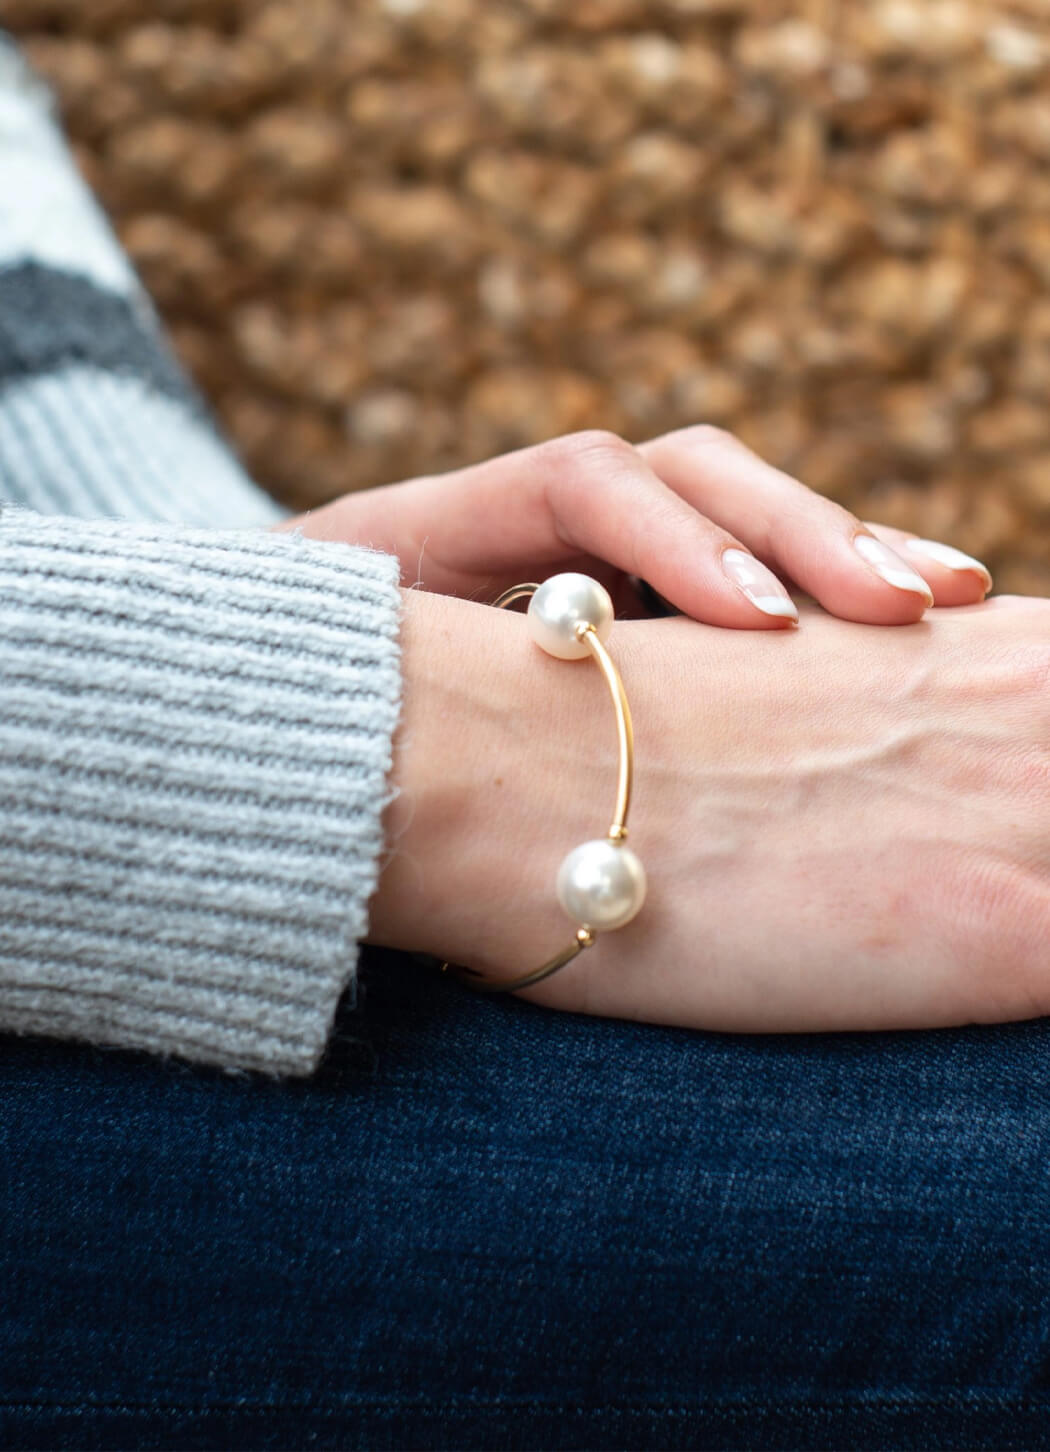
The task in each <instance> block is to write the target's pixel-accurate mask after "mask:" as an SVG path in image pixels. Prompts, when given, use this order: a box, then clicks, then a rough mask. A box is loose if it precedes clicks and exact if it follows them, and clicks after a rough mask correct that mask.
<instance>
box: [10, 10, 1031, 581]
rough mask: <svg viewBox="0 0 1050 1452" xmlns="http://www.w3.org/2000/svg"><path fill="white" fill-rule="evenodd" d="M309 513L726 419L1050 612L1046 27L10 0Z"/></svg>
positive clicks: (125, 213) (100, 164) (83, 135)
mask: <svg viewBox="0 0 1050 1452" xmlns="http://www.w3.org/2000/svg"><path fill="white" fill-rule="evenodd" d="M0 23H3V24H4V25H6V26H7V27H8V28H9V29H10V30H12V31H13V32H14V33H15V34H16V35H17V36H19V37H20V38H21V39H22V40H23V41H24V43H25V44H26V46H27V48H28V50H29V52H30V54H31V56H32V58H33V59H34V60H35V62H36V63H37V65H38V66H39V68H40V69H41V70H42V71H43V72H44V73H45V74H46V75H47V76H48V77H49V78H50V79H51V80H52V81H53V82H54V84H55V86H56V87H57V89H58V92H59V95H60V97H61V100H62V104H63V106H64V110H65V115H66V120H67V123H68V126H69V128H70V131H71V132H72V135H73V136H74V138H75V140H76V144H77V149H78V153H79V156H80V158H81V161H82V164H83V166H84V169H85V171H86V172H87V174H88V176H89V177H90V179H91V181H92V183H93V184H94V185H95V186H96V187H97V189H98V190H99V192H100V194H101V196H102V198H103V199H104V201H105V203H106V205H107V206H108V207H109V209H110V211H111V212H112V214H113V216H114V218H115V219H116V223H117V226H118V228H119V230H120V233H121V236H122V237H123V239H124V242H125V243H126V245H127V246H128V248H129V249H130V251H131V253H132V255H133V256H134V258H135V260H136V261H137V263H138V265H139V267H140V269H141V271H142V273H143V275H144V277H145V280H146V282H147V284H148V285H149V287H150V288H151V290H152V291H153V293H154V294H155V296H156V297H157V299H158V301H159V304H160V306H161V309H162V311H163V312H164V315H165V316H166V318H167V321H168V323H169V326H170V327H171V329H172V332H173V333H174V336H175V339H176V342H177V344H178V347H179V349H180V350H181V352H182V355H183V357H184V358H185V360H186V361H187V363H188V364H189V366H190V368H191V369H192V370H193V372H194V373H195V374H196V375H197V377H198V379H199V380H200V382H201V384H202V386H203V387H204V389H205V390H206V391H207V393H208V394H209V395H210V397H211V398H212V400H213V401H214V404H215V406H216V408H217V410H218V412H219V414H220V415H221V417H222V418H223V420H224V421H225V423H226V424H227V426H228V427H229V429H230V430H231V431H232V433H233V435H234V437H235V438H236V439H237V441H238V442H239V445H240V447H241V449H242V451H243V453H244V455H245V457H246V459H247V461H248V464H249V466H250V467H251V468H252V470H253V471H254V472H255V474H256V476H257V477H258V478H260V479H261V480H263V481H264V482H265V483H267V484H268V485H269V486H270V487H271V488H273V489H274V490H275V491H276V492H277V493H278V494H279V495H281V496H283V497H284V498H285V499H287V500H289V501H291V502H293V503H296V504H302V505H305V504H307V503H311V502H317V501H320V500H322V499H324V498H326V497H329V496H331V495H333V494H335V493H338V492H341V491H343V490H347V489H353V488H356V487H360V486H362V485H368V484H374V483H379V482H382V481H385V480H390V479H396V478H401V477H404V476H406V475H408V474H412V473H418V472H422V471H434V470H439V469H444V468H448V467H450V466H452V465H454V464H457V463H459V462H461V461H465V460H469V459H477V458H480V457H483V456H485V455H488V454H491V453H494V452H497V451H500V450H504V449H508V448H512V447H515V446H517V445H519V444H523V443H527V442H530V441H532V440H536V439H540V438H543V437H546V436H548V435H551V434H555V433H559V432H562V431H565V430H570V429H575V428H579V427H581V426H587V425H601V426H606V427H609V428H613V429H615V430H617V431H618V432H621V433H623V434H625V435H626V436H627V437H629V438H632V439H640V438H644V437H647V436H650V435H652V434H655V433H658V432H660V431H662V430H664V429H668V428H671V427H674V426H676V425H678V424H682V423H685V422H690V421H694V420H698V419H707V420H710V421H714V422H717V423H720V424H724V425H725V426H727V427H729V428H731V429H733V430H735V431H737V432H738V433H739V434H741V435H742V436H743V437H744V438H745V439H746V440H748V441H749V442H750V443H752V444H753V445H754V446H755V447H756V448H758V449H759V450H761V451H762V452H763V453H764V454H765V455H766V456H767V457H768V458H770V459H772V460H774V461H776V462H777V463H778V464H780V465H782V466H783V467H784V468H786V469H789V470H791V471H793V472H795V473H797V474H798V475H800V476H801V477H802V478H804V479H805V480H807V481H808V482H809V483H811V484H813V485H814V486H815V487H817V488H819V489H821V490H823V491H826V492H827V493H829V494H832V495H834V496H836V497H837V498H839V499H842V500H844V501H845V502H847V503H848V504H850V505H851V506H852V507H853V508H855V509H857V510H859V511H860V512H862V513H864V514H868V515H873V516H877V517H879V518H883V519H887V520H890V521H892V522H894V523H898V524H901V525H905V526H908V527H911V528H915V529H918V530H920V531H921V532H923V533H926V534H931V535H933V536H935V537H940V538H945V539H949V540H951V541H953V542H954V543H956V544H958V545H960V546H961V547H962V548H964V549H968V550H972V551H973V552H974V553H977V554H979V555H981V556H982V557H984V558H985V559H987V560H988V561H989V563H990V564H991V565H992V566H993V567H994V568H995V569H996V570H997V572H998V576H999V583H1000V585H1001V586H1005V587H1007V588H1013V589H1019V590H1022V591H1041V592H1046V593H1050V564H1048V562H1047V548H1046V540H1047V538H1048V537H1050V536H1048V533H1047V528H1046V526H1047V522H1048V519H1047V516H1048V513H1050V407H1048V400H1050V166H1048V164H1047V163H1048V162H1050V17H1048V14H1047V10H1046V5H1045V0H1013V3H1008V0H841V3H836V0H796V3H793V4H788V3H781V0H560V3H559V0H346V3H338V0H269V3H265V0H256V3H251V0H90V3H89V0H0Z"/></svg>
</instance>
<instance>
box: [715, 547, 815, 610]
mask: <svg viewBox="0 0 1050 1452" xmlns="http://www.w3.org/2000/svg"><path fill="white" fill-rule="evenodd" d="M722 568H723V570H725V572H726V574H727V575H728V576H729V578H730V579H731V580H732V582H733V584H734V585H739V586H740V588H741V590H743V592H744V594H745V595H746V596H747V598H748V599H749V600H750V601H751V603H752V605H755V606H757V608H758V609H759V610H761V611H762V612H763V613H764V614H766V615H778V616H779V617H780V618H781V619H782V620H794V621H795V623H796V624H797V623H798V611H797V610H796V609H795V602H794V600H792V598H791V596H790V595H789V594H788V592H787V591H786V590H785V589H784V587H783V585H782V584H781V583H780V581H779V580H778V579H777V577H776V575H774V574H773V572H772V570H767V569H766V567H765V565H763V564H760V563H759V561H758V560H756V559H755V557H754V555H749V554H748V553H747V551H746V550H723V551H722Z"/></svg>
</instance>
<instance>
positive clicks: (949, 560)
mask: <svg viewBox="0 0 1050 1452" xmlns="http://www.w3.org/2000/svg"><path fill="white" fill-rule="evenodd" d="M904 543H905V545H906V546H907V548H908V549H909V550H912V551H913V552H914V553H915V554H917V555H925V556H926V558H927V559H928V560H936V562H937V563H938V564H939V565H943V566H944V567H945V569H947V570H973V572H974V573H975V574H977V575H980V577H981V579H982V580H983V581H984V588H985V589H986V590H990V589H991V588H992V575H991V571H990V570H989V569H988V566H987V565H982V564H981V562H980V560H975V559H974V557H973V555H964V554H963V552H962V550H957V549H956V548H955V546H954V545H946V544H941V542H940V540H936V539H907V540H905V541H904Z"/></svg>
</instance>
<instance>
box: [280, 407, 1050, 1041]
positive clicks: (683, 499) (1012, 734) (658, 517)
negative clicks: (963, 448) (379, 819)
mask: <svg viewBox="0 0 1050 1452" xmlns="http://www.w3.org/2000/svg"><path fill="white" fill-rule="evenodd" d="M285 527H298V528H301V529H302V530H303V532H304V533H306V534H309V535H312V536H314V537H317V538H326V539H337V540H349V541H355V542H360V543H367V544H371V545H373V546H375V547H377V548H380V549H383V550H387V551H390V552H392V553H396V554H397V555H398V556H399V558H400V559H401V561H402V577H403V580H404V581H405V583H406V584H408V585H412V586H414V587H415V588H411V589H406V590H404V591H403V599H404V614H403V631H402V648H403V670H404V681H405V699H404V707H403V713H402V720H401V725H400V727H399V730H398V733H397V736H396V738H395V754H394V765H393V773H392V784H393V787H394V791H395V796H394V799H393V801H392V803H391V805H390V807H389V808H388V811H387V815H386V821H385V826H386V831H387V841H388V843H389V850H388V852H387V856H386V861H385V863H384V866H383V870H382V872H381V875H380V881H379V886H378V889H377V892H376V894H375V896H374V898H373V901H372V905H371V922H370V933H369V937H370V940H371V941H374V942H376V943H379V944H384V945H388V946H393V947H398V948H405V949H413V950H418V951H423V952H429V953H434V954H437V955H439V956H441V957H445V958H448V959H449V960H450V961H451V962H453V963H456V964H460V965H463V966H465V967H469V968H472V969H475V970H477V971H480V972H482V973H484V974H486V975H487V976H488V977H491V978H499V977H501V976H502V977H510V976H515V975H517V974H518V973H520V972H522V971H524V970H526V969H529V968H532V967H535V966H537V965H538V964H539V963H540V962H542V961H544V960H545V959H547V958H548V957H549V956H551V954H552V953H553V952H555V951H557V950H558V949H559V948H560V947H562V946H564V945H566V944H567V943H568V942H569V941H570V940H571V936H572V932H573V925H572V924H570V923H569V921H568V920H567V919H566V918H565V917H564V915H563V913H562V911H561V909H560V907H559V906H558V903H557V900H556V898H555V894H554V887H553V884H554V879H555V875H556V872H557V867H558V864H559V862H560V860H561V858H562V856H564V854H565V853H566V852H567V851H568V850H569V849H570V848H572V847H573V846H575V845H576V843H578V842H580V841H581V840H584V839H586V838H588V837H593V836H598V835H601V833H602V832H603V831H604V830H605V827H606V825H607V818H605V817H604V813H605V812H606V811H608V810H609V809H610V808H611V805H612V794H613V784H614V782H615V775H616V744H615V737H614V733H613V730H612V719H611V711H610V707H609V702H608V698H607V695H606V692H605V687H604V685H603V683H602V682H601V680H600V677H599V675H598V672H597V671H595V670H594V668H593V666H591V667H589V668H588V666H587V664H586V663H585V662H578V663H566V662H562V661H555V660H552V659H551V658H550V657H548V656H546V655H545V654H544V653H543V652H542V651H540V650H538V649H537V648H536V647H535V646H534V645H533V644H532V642H531V640H530V639H529V637H528V634H527V629H526V624H525V621H524V620H523V619H522V617H521V616H520V615H518V614H515V613H512V612H504V611H495V610H492V609H490V608H488V607H487V606H486V605H484V604H479V603H476V602H477V601H479V600H486V601H487V600H491V599H493V598H494V597H495V595H496V594H498V592H499V591H500V590H502V589H504V588H505V587H506V586H508V585H510V584H515V583H518V582H519V581H521V580H524V579H533V580H542V579H544V578H545V577H547V576H548V575H550V574H553V573H556V572H558V571H562V570H579V571H583V572H584V573H587V574H591V575H595V576H596V577H597V578H599V579H601V580H602V581H603V583H605V584H606V585H607V587H608V588H609V589H610V591H611V592H612V593H613V596H614V599H615V600H616V601H617V603H618V606H619V607H620V610H621V612H622V613H626V614H628V615H633V616H635V617H637V616H638V615H640V614H641V611H640V607H639V606H638V602H637V597H636V595H635V593H634V591H633V587H630V586H629V577H630V576H631V575H638V576H641V577H643V578H644V579H646V580H647V581H648V582H649V583H650V584H651V585H652V586H653V587H654V588H655V589H656V590H657V591H659V593H660V594H662V595H663V596H664V597H665V598H666V599H667V600H669V601H670V602H671V603H672V604H673V605H675V606H676V607H677V608H678V609H679V610H680V611H682V612H683V615H682V616H681V617H677V618H673V619H660V620H650V619H644V618H631V619H626V620H624V619H621V620H619V621H618V622H617V624H616V625H615V626H614V627H613V632H612V636H611V639H610V642H609V645H610V649H611V651H612V653H613V656H614V658H615V659H616V660H617V662H618V664H619V666H620V669H621V671H622V674H623V678H624V681H625V684H626V687H627V691H628V695H629V698H630V701H631V707H632V712H633V715H634V720H635V729H636V739H637V757H636V783H635V802H634V806H633V808H632V815H631V844H632V846H633V847H634V848H635V850H636V851H637V852H638V853H639V854H640V856H641V857H642V860H643V862H644V863H645V866H646V869H647V873H648V876H649V882H650V891H649V896H648V899H647V902H646V905H645V907H644V908H643V910H642V912H641V913H640V914H639V916H638V917H637V918H636V919H635V920H634V921H633V922H632V923H630V924H629V925H628V926H627V927H625V928H623V929H621V930H619V931H617V932H614V933H609V934H605V935H602V936H601V937H600V938H599V940H598V943H597V945H596V946H595V947H594V948H592V949H590V950H588V951H587V952H585V953H584V954H582V955H581V956H580V957H579V958H577V959H576V960H575V961H574V962H573V963H572V964H570V965H569V966H568V967H567V968H565V969H564V970H563V971H562V972H560V973H558V974H556V975H555V976H554V977H552V978H551V979H550V980H548V981H547V982H545V983H544V984H542V985H539V986H537V987H536V988H533V989H530V990H526V995H525V996H529V997H532V998H534V999H535V1000H537V1001H538V1002H541V1003H544V1004H548V1005H550V1006H552V1007H556V1008H562V1009H568V1010H572V1011H577V1012H586V1013H594V1014H600V1015H607V1016H614V1017H623V1018H631V1019H642V1020H650V1021H657V1022H662V1023H672V1024H678V1025H684V1026H694V1027H704V1028H716V1029H725V1030H734V1031H752V1032H753V1031H774V1030H775V1031H793V1030H814V1029H841V1028H850V1029H864V1028H885V1027H929V1026H935V1025H940V1024H951V1023H964V1022H970V1021H975V1020H980V1021H983V1020H990V1019H1011V1018H1021V1017H1026V1016H1029V1015H1032V1014H1035V1013H1041V1012H1043V1011H1045V1008H1046V1006H1047V999H1048V998H1050V993H1048V992H1047V991H1046V990H1045V989H1044V987H1043V985H1042V983H1041V981H1040V978H1041V971H1040V970H1041V957H1042V952H1041V944H1042V942H1043V940H1044V938H1045V933H1046V929H1047V927H1050V828H1043V827H1042V826H1041V824H1040V818H1041V817H1042V816H1045V814H1043V813H1041V812H1040V811H1039V810H1037V806H1036V803H1037V802H1038V801H1039V800H1040V799H1041V797H1042V796H1043V795H1045V789H1046V787H1047V785H1050V782H1048V779H1047V778H1048V774H1050V750H1048V748H1047V746H1046V744H1045V743H1046V741H1047V739H1048V737H1050V732H1048V730H1047V727H1048V726H1050V720H1047V719H1046V718H1047V717H1048V715H1050V710H1048V708H1047V706H1046V704H1045V703H1044V700H1043V697H1044V695H1045V694H1046V693H1045V689H1044V688H1045V683H1046V681H1047V679H1048V677H1050V647H1048V646H1047V645H1045V644H1044V642H1045V641H1047V640H1050V602H1043V601H1020V600H1008V599H997V600H995V601H993V602H991V603H989V604H984V605H981V604H979V602H981V601H982V600H983V598H984V595H985V593H986V591H987V589H988V588H989V587H990V585H991V580H990V577H989V575H988V573H987V571H986V570H985V569H984V567H983V566H982V565H980V564H979V562H977V561H967V560H966V559H965V557H963V558H962V561H961V563H960V560H959V559H956V560H954V562H953V563H954V568H950V567H948V566H947V565H945V564H944V563H943V562H941V561H939V560H937V559H936V558H932V557H930V556H929V555H926V554H924V553H922V552H919V553H916V552H915V550H914V543H915V542H914V541H913V540H912V539H911V537H909V536H906V535H903V534H901V533H900V532H898V531H890V530H885V529H882V528H880V527H878V526H874V525H873V526H868V525H864V524H862V523H861V522H860V521H859V520H857V519H855V518H854V517H853V516H852V515H850V514H849V513H848V512H847V511H845V510H843V509H841V508H840V507H839V506H837V505H835V504H833V503H831V502H830V501H828V500H825V499H822V498H820V497H818V496H816V495H814V494H812V493H811V492H810V491H809V490H807V489H806V488H805V487H804V486H803V485H802V484H800V483H799V482H798V481H797V480H793V479H791V478H789V477H788V476H787V475H785V474H783V473H781V472H779V471H777V470H775V469H772V468H771V467H770V466H768V465H766V464H765V463H763V462H762V461H761V460H760V459H758V458H756V456H755V455H754V454H752V453H750V451H748V450H747V449H745V448H744V447H743V446H742V445H741V444H739V443H738V442H737V441H736V440H735V439H733V438H731V437H730V436H728V435H726V434H724V433H722V432H721V431H719V430H716V429H710V428H706V427H699V428H693V429H684V430H679V431H677V432H676V433H673V434H669V435H665V436H664V437H662V438H660V439H656V440H652V441H650V442H649V443H646V444H643V445H640V446H638V447H633V446H631V445H628V444H626V443H624V441H622V440H620V439H617V438H615V437H614V436H612V435H608V434H603V433H586V434H580V435H574V436H571V437H569V438H566V439H559V440H554V441H552V442H550V443H548V444H543V445H540V446H538V447H536V448H532V449H525V450H521V451H519V452H517V453H515V454H510V455H506V456H504V457H502V458H499V459H494V460H491V461H489V462H487V463H485V464H480V465H476V466H472V467H470V468H468V469H463V470H460V471H457V472H455V473H452V474H448V475H445V476H442V477H441V478H423V479H416V480H409V481H406V482H405V483H402V484H398V485H393V486H389V487H387V488H385V489H381V490H370V491H365V492H364V493H361V494H357V495H352V496H348V497H347V498H345V499H342V500H337V501H336V502H335V503H333V504H331V505H328V506H326V507H325V508H323V509H319V510H316V511H314V512H312V513H311V514H309V515H307V516H304V517H303V518H302V519H299V520H293V521H291V522H290V523H289V525H288V526H285ZM861 535H875V536H876V537H877V538H878V539H881V540H883V541H884V542H887V543H889V544H891V545H892V546H893V547H894V548H895V549H896V550H897V551H898V554H899V556H900V558H899V559H898V560H897V566H899V568H900V569H902V570H905V571H916V570H917V571H919V572H920V573H921V576H922V578H921V579H918V580H915V579H914V576H912V579H913V582H914V586H915V587H914V588H900V587H899V586H898V585H895V584H893V583H890V582H888V581H887V580H886V579H884V578H883V577H882V576H880V574H879V573H878V571H877V570H876V569H874V568H873V567H872V566H871V564H870V563H869V562H867V561H866V560H865V559H864V558H863V557H862V556H861V555H860V554H858V552H857V550H856V549H855V548H854V541H855V540H856V538H857V537H858V536H861ZM727 549H732V550H741V549H742V550H746V551H751V552H752V553H753V555H754V557H755V558H756V560H758V561H760V562H761V563H762V564H763V565H765V566H766V567H767V568H769V569H770V570H773V571H775V572H776V574H777V576H778V577H779V578H780V579H781V580H783V581H786V582H788V583H790V584H791V585H793V586H795V587H797V588H798V589H800V590H802V591H804V592H805V593H806V594H807V595H809V596H811V597H812V599H813V600H814V601H816V602H819V605H820V606H822V607H823V609H818V608H816V607H815V606H806V607H803V608H802V612H801V617H800V618H801V625H802V628H801V629H799V630H796V629H794V621H792V620H790V619H787V618H785V617H783V616H781V617H774V616H770V615H769V614H767V613H763V612H762V611H761V610H760V609H758V608H756V606H755V605H754V603H753V602H752V600H751V599H749V598H748V596H747V594H746V593H745V592H744V591H743V590H742V589H741V588H740V586H739V585H738V584H737V583H735V582H734V580H733V579H732V578H731V577H730V576H729V575H727V573H726V571H725V570H724V568H723V557H724V554H725V551H726V550H727ZM891 564H892V561H891ZM894 568H896V566H894ZM765 588H766V586H765V585H763V586H762V589H763V590H765ZM777 588H779V587H778V586H777V584H776V581H775V580H773V581H771V582H770V583H769V589H770V590H774V589H777ZM934 603H936V605H937V606H938V607H947V606H955V607H961V608H956V609H946V608H938V609H936V610H932V611H930V613H927V611H928V608H929V606H930V605H932V604H934ZM688 617H692V618H688ZM700 622H704V623H700ZM885 625H896V626H902V627H905V628H904V629H899V630H884V629H879V628H878V627H880V626H885ZM715 627H732V628H730V629H725V628H715ZM606 804H607V805H606Z"/></svg>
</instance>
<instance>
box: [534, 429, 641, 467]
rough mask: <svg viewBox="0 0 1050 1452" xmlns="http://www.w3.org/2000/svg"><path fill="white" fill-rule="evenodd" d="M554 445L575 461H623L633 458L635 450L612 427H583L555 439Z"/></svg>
mask: <svg viewBox="0 0 1050 1452" xmlns="http://www.w3.org/2000/svg"><path fill="white" fill-rule="evenodd" d="M553 446H554V447H555V448H557V449H559V451H560V452H562V453H564V455H565V457H566V458H568V459H569V460H571V461H573V462H574V463H591V462H594V461H596V460H597V461H600V462H602V463H608V462H609V461H610V460H616V461H621V460H624V459H627V458H633V457H634V452H635V451H634V448H633V447H632V445H631V444H629V443H628V442H627V440H626V439H621V438H620V436H619V434H614V433H613V432H612V430H611V429H581V430H580V431H579V432H578V433H575V434H566V435H565V436H564V437H563V438H561V439H555V440H553Z"/></svg>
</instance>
